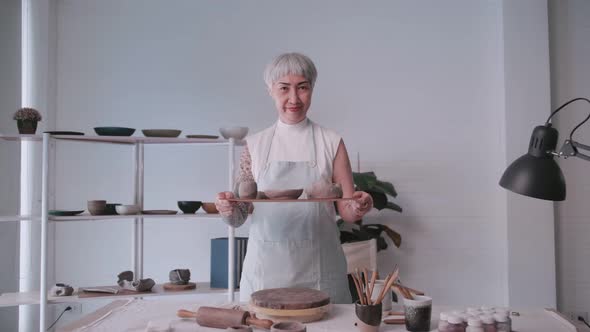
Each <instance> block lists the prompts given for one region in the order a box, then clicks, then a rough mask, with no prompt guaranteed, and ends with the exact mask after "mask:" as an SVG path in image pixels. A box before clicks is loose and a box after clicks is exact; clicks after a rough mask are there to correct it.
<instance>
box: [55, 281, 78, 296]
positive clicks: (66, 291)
mask: <svg viewBox="0 0 590 332" xmlns="http://www.w3.org/2000/svg"><path fill="white" fill-rule="evenodd" d="M49 293H50V294H51V296H70V295H72V294H73V293H74V288H73V287H72V286H70V285H66V284H61V283H60V284H55V286H53V287H51V290H50V291H49Z"/></svg>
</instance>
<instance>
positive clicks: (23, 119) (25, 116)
mask: <svg viewBox="0 0 590 332" xmlns="http://www.w3.org/2000/svg"><path fill="white" fill-rule="evenodd" d="M13 119H14V120H16V123H17V126H18V132H19V134H35V131H37V122H39V121H41V114H40V113H39V112H38V111H37V110H36V109H34V108H30V107H23V108H21V109H19V110H18V111H16V112H15V113H14V116H13Z"/></svg>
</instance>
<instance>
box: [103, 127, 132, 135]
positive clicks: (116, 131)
mask: <svg viewBox="0 0 590 332" xmlns="http://www.w3.org/2000/svg"><path fill="white" fill-rule="evenodd" d="M94 131H95V132H96V134H97V135H99V136H131V135H133V133H134V132H135V128H125V127H94Z"/></svg>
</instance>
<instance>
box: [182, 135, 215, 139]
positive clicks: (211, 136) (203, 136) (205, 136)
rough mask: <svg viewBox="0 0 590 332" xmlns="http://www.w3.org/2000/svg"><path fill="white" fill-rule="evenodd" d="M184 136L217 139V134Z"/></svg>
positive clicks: (187, 136)
mask: <svg viewBox="0 0 590 332" xmlns="http://www.w3.org/2000/svg"><path fill="white" fill-rule="evenodd" d="M186 138H206V139H218V138H219V136H215V135H186Z"/></svg>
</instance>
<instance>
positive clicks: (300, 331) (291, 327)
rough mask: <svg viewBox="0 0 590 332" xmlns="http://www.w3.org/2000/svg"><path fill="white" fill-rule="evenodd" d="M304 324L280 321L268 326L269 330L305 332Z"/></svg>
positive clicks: (273, 331)
mask: <svg viewBox="0 0 590 332" xmlns="http://www.w3.org/2000/svg"><path fill="white" fill-rule="evenodd" d="M306 330H307V329H306V327H305V325H303V324H301V323H299V322H280V323H275V324H273V326H271V327H270V331H271V332H305V331H306Z"/></svg>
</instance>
